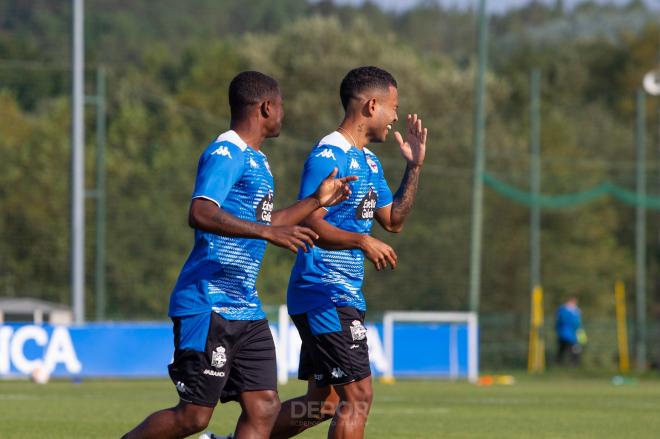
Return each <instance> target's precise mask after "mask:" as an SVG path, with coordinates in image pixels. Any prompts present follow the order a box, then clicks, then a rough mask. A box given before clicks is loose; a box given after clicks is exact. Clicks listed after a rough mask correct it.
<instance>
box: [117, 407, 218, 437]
mask: <svg viewBox="0 0 660 439" xmlns="http://www.w3.org/2000/svg"><path fill="white" fill-rule="evenodd" d="M212 414H213V408H212V407H205V406H201V405H196V404H191V403H187V402H185V401H179V404H178V405H177V406H176V407H171V408H168V409H164V410H160V411H157V412H155V413H152V414H151V415H149V416H148V417H147V418H146V419H145V420H144V421H142V423H141V424H140V425H138V426H137V427H135V428H134V429H133V430H131V431H130V432H128V433H126V434H125V435H124V436H123V437H122V439H143V438H144V439H146V438H157V439H178V438H184V437H187V436H190V435H191V434H195V433H198V432H200V431H202V430H204V429H205V428H206V427H207V426H208V425H209V421H210V420H211V415H212Z"/></svg>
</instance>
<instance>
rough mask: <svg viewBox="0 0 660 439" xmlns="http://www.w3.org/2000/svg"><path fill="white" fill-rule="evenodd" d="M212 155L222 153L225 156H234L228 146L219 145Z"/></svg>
mask: <svg viewBox="0 0 660 439" xmlns="http://www.w3.org/2000/svg"><path fill="white" fill-rule="evenodd" d="M211 155H221V156H224V157H229V158H230V159H231V158H232V156H231V153H230V152H229V148H227V147H226V146H221V147H219V148H218V149H216V150H215V151H213V152H212V153H211Z"/></svg>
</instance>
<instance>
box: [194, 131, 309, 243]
mask: <svg viewBox="0 0 660 439" xmlns="http://www.w3.org/2000/svg"><path fill="white" fill-rule="evenodd" d="M243 170H244V156H243V152H242V151H241V150H240V149H239V148H237V147H235V146H233V145H232V144H222V143H217V144H213V145H211V146H210V147H209V148H207V150H206V151H205V152H204V153H203V154H202V156H201V157H200V159H199V164H198V167H197V177H196V179H195V190H194V192H193V200H192V202H191V203H190V209H189V211H188V224H190V226H191V227H193V228H195V229H199V230H203V231H205V232H210V233H214V234H216V235H221V236H240V237H244V238H256V239H265V240H267V241H269V242H272V243H273V244H275V245H278V246H280V247H284V248H288V249H289V250H291V251H292V252H297V250H298V248H302V249H303V250H305V251H306V250H307V246H313V245H314V239H316V238H317V237H318V236H317V235H316V233H314V232H313V231H312V230H310V229H308V228H307V227H301V226H269V225H266V224H260V223H257V222H252V221H245V220H242V219H240V218H238V217H236V216H235V215H232V214H231V213H229V212H227V211H226V210H224V209H222V204H223V203H224V202H225V199H226V198H227V195H228V194H229V191H230V190H231V188H232V187H233V185H234V184H236V182H237V181H239V180H240V178H241V177H242V175H243Z"/></svg>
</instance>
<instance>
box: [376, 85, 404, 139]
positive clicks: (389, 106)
mask: <svg viewBox="0 0 660 439" xmlns="http://www.w3.org/2000/svg"><path fill="white" fill-rule="evenodd" d="M376 105H377V106H376V112H375V114H374V118H373V124H372V126H371V136H370V137H371V139H370V140H371V142H384V141H385V139H386V138H387V135H388V134H389V132H390V130H392V125H393V124H394V123H395V122H396V121H397V120H399V118H398V116H397V113H396V112H397V110H398V109H399V92H398V91H397V89H396V87H393V86H391V85H390V86H389V88H388V90H387V93H381V94H380V95H379V96H378V97H377V98H376Z"/></svg>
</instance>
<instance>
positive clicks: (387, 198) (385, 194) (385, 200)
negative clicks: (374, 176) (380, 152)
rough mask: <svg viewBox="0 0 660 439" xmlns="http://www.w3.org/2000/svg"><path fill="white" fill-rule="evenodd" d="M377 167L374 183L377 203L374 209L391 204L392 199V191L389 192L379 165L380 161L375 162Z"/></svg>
mask: <svg viewBox="0 0 660 439" xmlns="http://www.w3.org/2000/svg"><path fill="white" fill-rule="evenodd" d="M377 165H378V180H377V182H376V190H377V191H378V202H377V203H376V209H380V208H381V207H385V206H387V205H388V204H392V201H393V197H392V191H391V190H390V187H389V185H388V184H387V180H386V179H385V172H383V167H382V166H381V164H380V161H378V162H377Z"/></svg>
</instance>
